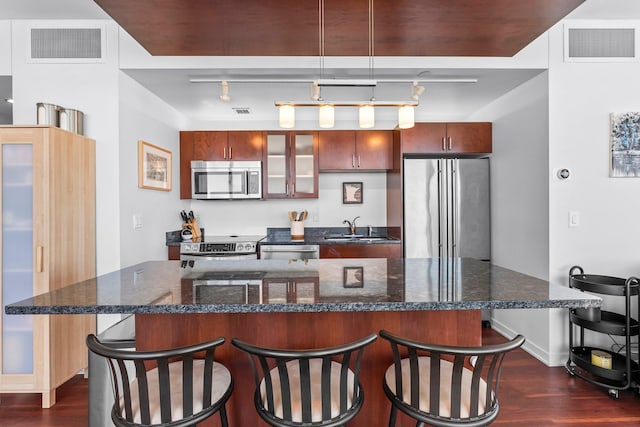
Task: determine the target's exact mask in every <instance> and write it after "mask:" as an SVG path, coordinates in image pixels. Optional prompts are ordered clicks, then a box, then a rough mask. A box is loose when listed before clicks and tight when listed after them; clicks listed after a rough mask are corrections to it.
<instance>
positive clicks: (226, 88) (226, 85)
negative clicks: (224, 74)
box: [220, 80, 231, 102]
mask: <svg viewBox="0 0 640 427" xmlns="http://www.w3.org/2000/svg"><path fill="white" fill-rule="evenodd" d="M221 86H222V94H221V95H220V99H221V100H223V101H224V102H229V101H231V96H229V82H227V81H226V80H223V81H222V83H221Z"/></svg>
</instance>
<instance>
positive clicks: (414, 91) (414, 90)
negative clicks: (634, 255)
mask: <svg viewBox="0 0 640 427" xmlns="http://www.w3.org/2000/svg"><path fill="white" fill-rule="evenodd" d="M423 92H424V86H420V85H419V84H418V82H413V84H412V85H411V99H413V100H414V101H418V100H419V99H420V95H422V93H423Z"/></svg>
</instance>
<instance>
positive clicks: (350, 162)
mask: <svg viewBox="0 0 640 427" xmlns="http://www.w3.org/2000/svg"><path fill="white" fill-rule="evenodd" d="M319 141H320V142H319V145H320V148H319V168H320V170H321V171H338V170H339V171H358V170H359V171H376V170H381V171H385V170H388V169H391V168H392V167H393V133H392V132H391V131H385V130H332V131H321V132H320V133H319Z"/></svg>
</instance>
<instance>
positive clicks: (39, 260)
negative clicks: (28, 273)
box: [36, 246, 44, 273]
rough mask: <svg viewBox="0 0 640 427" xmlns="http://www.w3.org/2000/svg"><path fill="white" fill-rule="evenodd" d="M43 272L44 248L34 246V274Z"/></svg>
mask: <svg viewBox="0 0 640 427" xmlns="http://www.w3.org/2000/svg"><path fill="white" fill-rule="evenodd" d="M43 271H44V246H36V273H42V272H43Z"/></svg>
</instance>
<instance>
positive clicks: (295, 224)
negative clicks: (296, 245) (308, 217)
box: [291, 221, 304, 240]
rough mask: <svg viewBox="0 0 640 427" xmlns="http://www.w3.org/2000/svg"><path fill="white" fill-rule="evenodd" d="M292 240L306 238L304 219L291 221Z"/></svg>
mask: <svg viewBox="0 0 640 427" xmlns="http://www.w3.org/2000/svg"><path fill="white" fill-rule="evenodd" d="M291 240H304V221H291Z"/></svg>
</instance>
